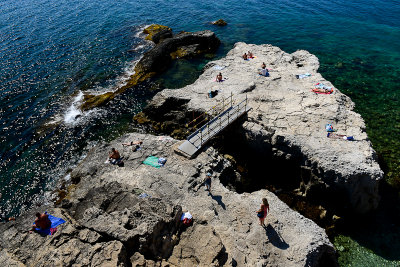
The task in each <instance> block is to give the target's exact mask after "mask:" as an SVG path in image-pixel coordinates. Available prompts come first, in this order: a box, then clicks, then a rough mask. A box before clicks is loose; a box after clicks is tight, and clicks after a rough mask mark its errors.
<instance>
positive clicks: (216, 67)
mask: <svg viewBox="0 0 400 267" xmlns="http://www.w3.org/2000/svg"><path fill="white" fill-rule="evenodd" d="M213 68H214V70H223V69H225V67H224V66H220V65H215V66H214V67H213Z"/></svg>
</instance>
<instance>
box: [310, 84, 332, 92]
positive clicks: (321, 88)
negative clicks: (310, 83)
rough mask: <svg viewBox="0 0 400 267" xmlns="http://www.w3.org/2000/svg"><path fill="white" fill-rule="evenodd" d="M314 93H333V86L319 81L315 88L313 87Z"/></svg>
mask: <svg viewBox="0 0 400 267" xmlns="http://www.w3.org/2000/svg"><path fill="white" fill-rule="evenodd" d="M312 91H313V92H314V93H323V94H331V93H332V92H333V88H332V87H330V86H326V85H325V84H323V83H317V84H316V85H315V88H314V89H312Z"/></svg>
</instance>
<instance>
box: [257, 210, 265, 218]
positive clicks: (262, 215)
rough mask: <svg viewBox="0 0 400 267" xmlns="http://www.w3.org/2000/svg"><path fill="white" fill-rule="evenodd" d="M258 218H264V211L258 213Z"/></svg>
mask: <svg viewBox="0 0 400 267" xmlns="http://www.w3.org/2000/svg"><path fill="white" fill-rule="evenodd" d="M257 217H258V218H262V217H264V211H262V210H260V211H257Z"/></svg>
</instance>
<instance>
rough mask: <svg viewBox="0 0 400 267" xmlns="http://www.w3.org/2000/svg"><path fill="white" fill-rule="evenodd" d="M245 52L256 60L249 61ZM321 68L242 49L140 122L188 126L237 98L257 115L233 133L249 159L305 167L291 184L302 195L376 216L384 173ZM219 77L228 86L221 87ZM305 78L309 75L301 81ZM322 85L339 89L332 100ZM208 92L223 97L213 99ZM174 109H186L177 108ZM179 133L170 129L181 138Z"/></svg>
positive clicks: (270, 51)
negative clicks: (264, 71)
mask: <svg viewBox="0 0 400 267" xmlns="http://www.w3.org/2000/svg"><path fill="white" fill-rule="evenodd" d="M245 51H252V52H253V54H254V55H255V56H256V57H255V58H254V59H249V60H243V58H242V57H241V55H242V54H243V53H244V52H245ZM263 62H264V63H265V64H266V65H267V68H268V69H270V71H269V73H270V76H269V77H264V76H261V75H259V74H258V72H259V69H260V68H261V64H262V63H263ZM318 68H319V61H318V59H317V57H315V56H314V55H312V54H310V53H308V52H307V51H303V50H300V51H296V52H294V53H292V54H288V53H285V52H284V51H282V50H281V49H279V48H278V47H274V46H271V45H248V44H245V43H237V44H236V45H235V47H234V48H233V49H232V50H231V51H230V52H229V53H228V54H227V56H226V57H225V58H222V59H220V60H217V61H213V62H210V63H208V64H207V65H206V67H205V70H204V73H203V74H202V75H201V76H200V77H199V79H198V80H197V81H196V82H195V83H194V84H192V85H189V86H186V87H184V88H181V89H173V90H170V89H166V90H163V91H162V92H160V93H159V94H157V95H156V96H155V97H154V98H153V100H152V101H151V102H150V104H149V105H148V107H147V108H146V109H145V110H144V114H142V117H145V118H146V120H147V121H148V122H151V123H152V124H153V126H154V125H168V124H171V123H174V122H176V121H181V122H183V121H188V120H190V119H191V118H188V116H187V115H186V114H200V113H201V112H204V111H208V110H210V109H212V108H213V107H214V106H216V105H217V104H218V103H222V102H223V101H226V102H227V101H230V96H231V95H233V96H234V97H233V98H234V99H235V100H236V103H238V102H239V101H243V100H244V99H246V98H247V105H248V106H250V107H251V108H252V109H251V111H250V112H249V113H248V117H247V119H246V122H245V123H244V124H243V125H242V126H239V127H240V129H239V130H238V129H236V131H232V129H231V133H230V134H228V136H229V135H232V134H234V133H235V134H236V136H237V138H236V139H235V140H236V142H238V140H243V143H245V144H246V146H247V147H248V148H250V149H251V151H250V152H249V153H257V154H258V155H259V156H260V157H265V161H268V160H269V159H271V158H275V159H283V160H288V162H289V161H291V162H294V165H296V166H300V168H299V171H298V174H297V176H298V177H287V179H292V180H293V179H299V182H298V183H299V184H298V189H299V190H300V193H302V194H304V196H308V197H311V198H320V199H322V200H323V201H325V202H330V204H331V205H332V204H333V205H332V206H334V205H336V206H337V207H341V208H343V207H344V208H346V207H347V208H348V210H352V211H356V212H359V213H365V212H368V211H372V210H374V209H375V208H377V206H378V203H379V195H378V185H379V181H380V180H381V179H382V177H383V172H382V170H381V169H380V168H379V165H378V163H377V160H376V154H375V151H374V150H373V149H372V146H371V143H370V141H369V139H368V137H367V134H366V133H365V124H364V121H363V119H362V118H361V116H360V115H359V114H357V113H356V112H354V110H353V109H354V103H353V102H352V101H351V100H350V98H349V97H347V96H345V95H344V94H342V93H341V92H340V91H339V90H338V89H337V88H335V87H334V86H333V85H332V84H331V83H330V82H329V81H326V80H325V79H324V78H323V77H322V76H321V74H319V73H318V72H317V71H318ZM219 72H221V73H222V75H223V77H224V81H223V82H215V77H216V75H217V74H218V73H219ZM304 73H309V74H311V76H309V77H306V78H304V79H297V78H296V75H300V74H304ZM316 83H324V84H325V85H327V86H331V87H333V90H334V92H333V94H330V95H321V94H316V93H313V92H311V89H313V88H314V86H315V84H316ZM209 90H218V92H219V93H218V95H217V96H216V97H214V98H208V91H209ZM170 103H182V104H181V105H180V106H179V107H176V106H175V107H173V106H172V105H170ZM160 111H161V112H160ZM155 114H157V116H154V115H155ZM160 114H163V115H164V116H163V115H160ZM326 123H332V124H333V125H334V127H335V128H336V129H337V130H338V132H337V133H339V134H343V135H348V136H354V138H355V141H352V142H351V141H344V140H342V139H331V138H327V133H326V131H325V124H326ZM175 126H176V127H172V128H171V129H173V130H174V131H177V127H178V126H177V125H175ZM181 127H182V126H181ZM163 129H164V130H165V129H169V128H168V127H164V128H163ZM164 133H165V134H171V132H168V131H164ZM236 145H237V144H236ZM265 179H267V177H265ZM287 182H293V181H290V180H288V181H287Z"/></svg>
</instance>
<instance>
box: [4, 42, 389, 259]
mask: <svg viewBox="0 0 400 267" xmlns="http://www.w3.org/2000/svg"><path fill="white" fill-rule="evenodd" d="M247 51H252V53H253V54H254V55H255V58H253V59H250V60H243V58H242V57H241V55H242V54H243V53H244V52H247ZM263 62H264V63H265V64H266V65H267V68H268V69H270V71H269V72H270V76H269V77H265V76H260V75H259V74H258V69H259V68H260V67H261V64H262V63H263ZM318 67H319V62H318V59H317V58H316V57H315V56H314V55H311V54H310V53H308V52H307V51H296V52H294V53H292V54H288V53H285V52H284V51H282V50H281V49H279V48H278V47H274V46H271V45H249V44H245V43H237V44H236V45H235V47H234V48H233V49H232V50H231V51H230V52H229V53H228V54H227V56H226V57H225V58H222V59H220V60H216V61H213V62H210V63H208V64H207V65H206V67H205V70H204V73H203V74H202V75H201V76H200V77H199V79H198V80H197V81H196V82H195V83H194V84H192V85H188V86H186V87H184V88H181V89H174V90H170V89H166V90H163V91H161V92H160V93H158V94H157V95H156V96H155V97H154V98H153V100H152V101H151V102H150V103H149V105H148V106H147V108H145V110H144V111H143V113H141V114H139V115H137V116H136V117H135V120H136V121H137V122H140V123H143V124H144V125H148V126H149V127H150V128H152V129H156V130H158V131H161V132H164V133H166V134H167V133H168V135H164V136H155V135H151V134H144V133H131V134H128V135H125V136H122V137H121V138H119V139H117V140H114V141H113V142H111V143H109V144H103V145H101V146H98V147H95V148H94V149H92V150H91V151H90V152H89V153H88V155H87V157H86V158H85V159H84V160H83V161H82V162H81V163H80V165H79V166H78V167H76V168H75V169H74V170H73V171H72V172H71V181H72V182H73V184H72V185H71V186H70V187H69V190H68V194H67V196H66V197H65V198H64V199H63V200H62V201H59V203H58V204H57V205H55V206H52V207H48V208H47V211H48V212H49V213H51V214H53V215H55V216H58V217H62V218H63V219H64V220H66V221H67V222H66V223H65V224H62V225H61V226H59V227H58V231H57V232H56V233H55V234H54V235H53V236H47V237H41V236H40V235H38V234H29V233H28V231H27V230H28V229H29V225H31V224H32V221H33V219H34V218H33V215H32V214H24V215H21V216H20V217H19V218H17V220H16V221H15V222H8V223H1V224H0V232H1V236H0V248H1V252H0V263H3V265H5V266H7V265H13V266H337V260H336V255H335V249H334V247H333V245H332V244H331V242H330V241H329V239H328V236H327V234H326V232H325V230H324V229H323V228H321V227H319V226H318V225H317V224H316V223H314V222H313V221H312V220H310V219H308V218H306V217H304V216H303V215H301V214H300V213H298V212H297V211H294V210H292V209H291V208H290V207H289V206H288V205H286V204H285V203H284V202H283V201H281V200H280V199H279V198H278V197H277V196H276V195H275V194H274V193H272V192H270V191H268V190H266V189H261V188H260V189H259V190H256V191H253V192H243V193H238V192H236V190H235V183H237V182H238V181H240V177H241V170H239V169H238V168H237V166H236V165H235V164H234V163H233V161H232V160H231V159H229V157H227V156H226V155H223V154H221V153H220V152H219V151H218V150H217V149H216V148H215V147H214V146H213V142H209V143H208V144H206V145H205V146H204V147H203V149H202V150H200V151H199V153H198V154H196V155H195V157H192V158H187V157H184V156H182V155H180V154H178V153H176V152H175V151H176V150H177V148H178V146H179V145H180V144H181V142H182V141H179V140H177V139H174V138H173V137H176V138H178V137H181V136H184V135H185V134H186V133H185V131H186V130H187V129H186V128H185V125H186V124H187V123H188V122H189V121H191V120H192V119H193V116H194V114H196V116H197V114H201V113H202V112H204V111H208V110H209V109H210V108H212V107H214V106H215V105H216V103H217V102H218V101H222V100H223V99H225V98H227V97H229V96H231V95H232V96H234V99H235V100H236V101H241V100H243V99H247V101H248V105H249V106H250V107H251V110H250V111H249V112H248V114H247V115H246V116H245V117H243V118H241V119H240V120H238V121H236V122H235V123H234V124H233V125H231V126H230V127H228V128H227V129H226V130H225V131H224V132H222V133H221V134H220V135H222V136H226V137H227V140H228V141H226V142H225V144H224V145H226V146H231V147H233V150H234V149H235V148H236V147H237V148H238V149H239V148H243V147H246V148H247V149H245V150H243V151H240V153H242V154H246V153H248V154H246V155H248V157H250V156H251V155H256V156H257V158H260V159H261V160H262V161H264V162H268V161H273V160H276V159H279V160H282V161H284V162H287V165H286V167H287V168H286V169H293V170H296V171H295V172H293V173H294V175H280V174H281V173H284V172H285V170H284V169H281V170H272V167H271V169H264V171H263V172H262V173H259V174H258V176H259V177H258V179H262V180H269V179H278V180H281V181H283V183H288V184H294V185H296V186H297V189H296V192H297V194H300V195H302V196H304V197H305V198H307V197H309V198H312V199H313V200H314V201H321V203H323V205H325V206H326V209H327V210H328V214H336V213H335V212H336V210H335V209H334V208H333V207H332V206H334V205H332V203H336V205H344V206H342V207H346V209H348V210H349V211H352V212H358V213H366V212H369V211H372V210H374V209H375V208H376V207H377V205H378V203H379V195H378V185H379V181H380V179H382V176H383V173H382V171H381V170H380V168H379V166H378V164H377V162H376V157H375V152H374V150H373V149H372V147H371V143H370V142H369V140H368V137H367V135H366V133H365V125H364V122H363V120H362V118H361V117H360V115H359V114H357V113H355V112H354V111H353V108H354V104H353V103H352V101H351V100H350V99H349V98H348V97H347V96H345V95H343V94H342V93H340V91H339V90H337V89H336V88H334V87H333V85H331V84H330V83H329V82H328V81H326V80H325V79H324V78H323V77H322V76H321V75H320V74H319V73H318V72H317V70H318ZM219 72H221V73H222V75H223V77H224V79H223V82H216V81H215V77H216V75H217V74H218V73H219ZM304 73H308V74H310V75H307V77H306V78H304V79H297V78H296V75H301V74H304ZM316 83H324V84H326V85H328V86H332V87H333V88H334V92H333V93H332V94H330V95H320V94H315V93H313V92H311V89H312V88H313V87H314V86H315V84H316ZM210 90H213V91H217V92H218V94H217V95H216V96H215V97H213V98H210V97H209V95H208V92H209V91H210ZM326 123H332V124H333V125H334V127H335V128H336V129H337V132H338V133H342V134H345V135H352V136H354V138H355V141H345V140H343V139H331V138H327V136H326V131H325V124H326ZM170 136H172V137H170ZM228 137H230V138H228ZM135 140H142V141H143V144H142V145H141V148H140V149H139V150H136V151H133V150H132V149H131V147H123V146H122V143H126V142H131V141H135ZM229 140H233V141H229ZM111 147H115V148H117V149H118V150H119V151H120V152H121V154H122V156H123V157H124V166H123V167H118V166H116V165H111V164H108V163H105V160H106V155H107V151H109V150H110V148H111ZM150 155H151V156H156V157H163V158H166V159H167V161H166V163H165V165H164V166H163V167H159V168H158V167H153V166H149V165H145V164H143V161H144V160H145V159H146V158H147V157H148V156H150ZM207 172H210V173H211V174H212V189H211V193H212V194H208V192H207V191H205V190H204V186H203V180H204V178H205V176H206V173H207ZM293 173H292V174H293ZM250 178H251V177H250ZM264 197H265V198H267V199H268V201H269V204H270V214H269V215H268V216H267V219H266V225H267V226H266V227H265V228H263V227H261V226H260V225H259V224H258V218H257V216H256V211H257V210H258V209H259V206H260V204H261V199H262V198H264ZM338 203H339V204H338ZM186 211H189V212H190V213H191V214H192V215H193V218H194V220H193V224H192V225H190V226H186V225H183V224H182V222H181V220H180V219H181V215H182V212H186Z"/></svg>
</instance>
